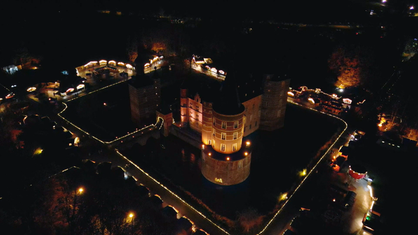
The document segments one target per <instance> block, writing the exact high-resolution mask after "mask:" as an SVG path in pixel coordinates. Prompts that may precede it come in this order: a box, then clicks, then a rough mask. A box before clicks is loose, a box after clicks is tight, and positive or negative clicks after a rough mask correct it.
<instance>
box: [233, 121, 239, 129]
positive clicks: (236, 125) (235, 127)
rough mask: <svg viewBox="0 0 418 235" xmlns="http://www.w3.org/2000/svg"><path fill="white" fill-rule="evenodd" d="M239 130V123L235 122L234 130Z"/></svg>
mask: <svg viewBox="0 0 418 235" xmlns="http://www.w3.org/2000/svg"><path fill="white" fill-rule="evenodd" d="M237 128H238V121H235V122H234V129H237Z"/></svg>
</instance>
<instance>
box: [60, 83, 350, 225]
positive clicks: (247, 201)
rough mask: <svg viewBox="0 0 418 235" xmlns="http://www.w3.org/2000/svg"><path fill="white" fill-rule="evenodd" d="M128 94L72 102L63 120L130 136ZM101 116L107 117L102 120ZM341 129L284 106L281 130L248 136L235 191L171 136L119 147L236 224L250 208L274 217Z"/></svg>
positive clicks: (120, 90) (120, 91)
mask: <svg viewBox="0 0 418 235" xmlns="http://www.w3.org/2000/svg"><path fill="white" fill-rule="evenodd" d="M126 89H127V86H126V84H120V85H117V86H114V87H112V88H110V89H106V90H105V91H103V92H98V93H95V94H93V95H89V96H85V97H81V98H80V99H77V100H74V101H71V102H69V103H68V106H69V108H68V110H67V111H66V112H65V113H64V116H66V117H67V118H68V119H69V120H71V121H72V122H74V123H75V124H76V125H78V126H80V127H82V128H83V127H87V129H86V131H88V132H90V133H92V134H93V135H95V133H97V134H96V135H97V136H103V137H105V138H106V139H109V140H111V139H112V135H119V136H120V135H122V134H126V133H127V132H128V131H133V130H135V129H132V128H133V127H132V126H133V124H132V122H131V121H130V115H129V107H128V105H127V104H128V103H129V97H128V95H127V94H126ZM163 94H164V91H163ZM93 103H94V105H96V106H95V108H94V109H95V111H94V112H92V111H91V110H90V111H88V112H87V113H83V114H81V112H80V111H81V108H82V107H84V106H86V105H89V104H90V105H93ZM103 103H106V104H107V105H106V106H104V105H103ZM100 104H101V105H100ZM80 114H81V115H80ZM103 115H108V116H107V118H103V119H101V118H100V117H101V116H103ZM109 115H111V118H109ZM104 120H112V121H111V122H107V121H106V122H104ZM91 123H94V125H91ZM342 129H343V124H342V123H341V122H340V121H338V120H336V119H334V118H331V117H329V116H326V115H323V114H320V113H317V112H313V111H310V110H307V109H303V108H300V107H297V106H294V105H290V104H288V105H287V110H286V117H285V126H284V127H283V128H282V129H279V130H276V131H272V132H268V131H260V130H258V131H256V132H254V133H253V134H251V135H249V136H248V138H249V139H250V140H251V142H252V144H253V147H254V150H253V155H252V162H251V173H250V176H249V177H248V178H247V179H246V180H245V181H244V182H243V183H241V184H238V185H234V186H219V185H215V184H213V183H211V182H209V181H208V180H206V179H205V178H204V177H203V176H202V173H201V170H200V167H201V150H200V149H198V148H196V147H194V146H192V145H190V144H188V143H186V142H184V141H183V140H181V139H179V138H177V137H175V136H173V135H169V136H168V137H161V138H159V139H154V138H150V139H148V141H147V144H146V145H145V146H141V145H139V144H134V145H133V146H132V147H131V148H126V149H124V148H123V146H121V149H124V150H122V151H121V152H122V153H123V154H124V155H126V156H127V157H128V158H129V159H131V160H132V161H134V162H135V163H137V164H138V165H139V166H140V167H142V168H144V169H145V170H146V171H147V172H149V173H150V174H151V175H153V176H154V177H156V178H157V179H161V180H162V182H167V183H168V184H170V185H171V187H175V191H183V192H188V193H186V194H191V195H193V197H195V198H197V199H199V200H200V201H202V202H203V203H204V204H206V205H207V206H208V207H209V208H210V209H211V210H213V211H214V212H216V213H217V214H220V215H222V216H225V217H227V218H229V219H232V220H234V219H235V218H236V216H237V213H240V212H243V211H246V210H248V209H255V210H256V211H257V212H258V213H259V214H260V215H268V214H269V213H270V212H273V211H274V209H275V207H276V205H277V204H278V201H279V198H280V195H281V194H282V193H284V192H287V191H288V190H290V189H291V187H292V185H294V184H295V183H296V184H297V183H298V182H299V181H300V179H301V178H300V176H299V172H301V171H302V170H303V169H304V168H306V167H307V166H308V164H309V163H310V162H311V161H312V160H313V158H314V157H315V155H316V154H317V152H318V150H319V149H320V148H321V147H322V146H323V145H324V144H325V143H326V142H327V141H329V140H330V139H331V138H332V136H333V135H334V134H335V133H337V132H338V133H339V132H340V131H341V130H342ZM161 136H162V135H161ZM170 185H168V187H170ZM186 200H187V199H186Z"/></svg>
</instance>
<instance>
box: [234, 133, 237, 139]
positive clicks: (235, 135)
mask: <svg viewBox="0 0 418 235" xmlns="http://www.w3.org/2000/svg"><path fill="white" fill-rule="evenodd" d="M236 139H238V132H234V140H236Z"/></svg>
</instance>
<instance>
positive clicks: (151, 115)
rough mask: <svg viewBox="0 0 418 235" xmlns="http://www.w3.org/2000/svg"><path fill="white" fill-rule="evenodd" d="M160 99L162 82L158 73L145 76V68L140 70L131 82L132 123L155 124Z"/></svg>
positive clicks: (141, 124) (140, 124) (139, 124)
mask: <svg viewBox="0 0 418 235" xmlns="http://www.w3.org/2000/svg"><path fill="white" fill-rule="evenodd" d="M140 64H143V63H140ZM160 98H161V82H160V77H159V76H158V73H157V71H154V72H153V75H152V77H151V76H149V75H145V74H144V69H143V67H142V68H139V69H138V72H137V75H136V76H133V77H132V79H131V80H130V81H129V99H130V107H131V118H132V121H133V122H134V123H135V124H136V125H138V126H143V125H147V124H150V123H153V122H154V120H155V118H156V110H157V109H158V107H159V105H160Z"/></svg>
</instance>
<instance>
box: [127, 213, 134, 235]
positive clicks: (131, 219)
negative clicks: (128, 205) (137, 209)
mask: <svg viewBox="0 0 418 235" xmlns="http://www.w3.org/2000/svg"><path fill="white" fill-rule="evenodd" d="M134 218H135V214H134V213H133V212H129V214H128V218H127V222H128V223H129V222H130V223H131V234H134Z"/></svg>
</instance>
